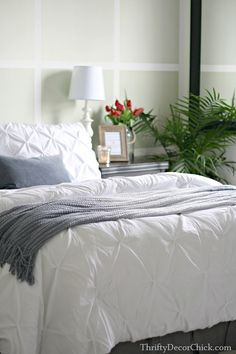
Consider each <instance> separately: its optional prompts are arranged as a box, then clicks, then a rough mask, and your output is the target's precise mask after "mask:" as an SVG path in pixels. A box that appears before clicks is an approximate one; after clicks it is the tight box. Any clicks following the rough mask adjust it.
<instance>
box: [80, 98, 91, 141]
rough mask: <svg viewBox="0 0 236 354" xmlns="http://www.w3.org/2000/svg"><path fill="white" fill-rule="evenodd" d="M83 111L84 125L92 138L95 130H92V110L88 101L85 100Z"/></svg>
mask: <svg viewBox="0 0 236 354" xmlns="http://www.w3.org/2000/svg"><path fill="white" fill-rule="evenodd" d="M82 110H83V112H84V115H83V119H82V123H83V125H84V127H85V129H86V131H87V132H88V134H89V136H90V137H92V136H93V129H92V122H93V119H92V118H91V115H90V112H91V108H90V107H89V106H88V101H87V100H85V104H84V108H83V109H82Z"/></svg>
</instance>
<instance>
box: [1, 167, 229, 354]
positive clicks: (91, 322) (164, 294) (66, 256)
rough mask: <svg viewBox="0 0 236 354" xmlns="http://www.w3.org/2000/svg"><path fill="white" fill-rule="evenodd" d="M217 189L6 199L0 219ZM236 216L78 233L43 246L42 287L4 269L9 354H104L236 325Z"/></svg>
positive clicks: (139, 181) (99, 185) (194, 182)
mask: <svg viewBox="0 0 236 354" xmlns="http://www.w3.org/2000/svg"><path fill="white" fill-rule="evenodd" d="M204 185H218V182H215V181H212V180H210V179H207V178H204V177H199V176H194V175H183V174H177V173H163V174H162V173H161V174H157V175H146V176H140V177H133V178H132V177H130V178H122V177H121V178H114V179H108V180H94V181H87V182H83V183H82V184H80V185H73V184H62V185H57V186H50V187H47V186H43V187H31V188H27V189H21V190H11V191H0V211H3V210H6V209H9V208H11V207H12V206H14V205H20V204H26V203H31V202H35V201H47V200H53V199H59V198H61V197H62V196H63V197H64V196H66V197H68V196H70V195H72V196H73V197H76V195H77V194H80V195H81V194H83V195H88V194H97V195H99V194H100V195H104V194H106V195H111V194H117V193H120V192H130V193H135V192H136V191H137V190H141V191H143V190H153V189H155V190H157V189H160V190H163V189H168V190H171V189H175V188H188V187H194V186H204ZM235 215H236V207H223V208H216V209H210V210H207V211H198V212H194V213H191V214H186V215H170V216H163V217H152V218H151V217H147V218H141V219H137V220H119V221H117V222H115V221H113V222H102V223H97V224H89V225H83V226H77V227H74V228H73V229H69V230H67V231H64V232H61V233H60V234H58V235H57V236H56V237H55V238H53V239H52V240H51V241H50V242H48V244H47V245H46V246H44V247H43V248H42V249H41V250H40V252H39V255H38V258H37V264H36V271H35V277H36V284H35V285H34V286H29V285H28V284H27V283H25V282H24V283H19V282H18V281H17V280H16V278H15V277H14V276H12V275H11V274H10V273H9V272H8V266H5V267H4V268H3V269H1V268H0V352H1V353H2V354H67V353H68V354H95V353H96V354H105V353H108V352H109V351H110V350H111V349H112V347H114V346H115V344H117V343H118V342H121V341H136V340H140V339H145V338H148V337H154V336H162V335H165V334H167V333H171V332H175V331H189V330H194V329H197V328H206V327H211V326H212V325H214V324H216V323H218V322H221V321H229V320H234V319H236V282H235V275H236V262H235V254H236V218H235Z"/></svg>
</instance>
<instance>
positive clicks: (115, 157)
mask: <svg viewBox="0 0 236 354" xmlns="http://www.w3.org/2000/svg"><path fill="white" fill-rule="evenodd" d="M99 141H100V144H101V145H105V146H109V147H110V148H111V153H110V161H128V144H127V136H126V126H125V125H124V124H119V125H108V124H107V125H105V124H104V125H100V126H99Z"/></svg>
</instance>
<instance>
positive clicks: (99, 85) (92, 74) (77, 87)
mask: <svg viewBox="0 0 236 354" xmlns="http://www.w3.org/2000/svg"><path fill="white" fill-rule="evenodd" d="M69 98H71V99H74V100H96V101H103V100H104V99H105V93H104V82H103V73H102V68H101V67H98V66H75V67H74V69H73V73H72V77H71V84H70V93H69Z"/></svg>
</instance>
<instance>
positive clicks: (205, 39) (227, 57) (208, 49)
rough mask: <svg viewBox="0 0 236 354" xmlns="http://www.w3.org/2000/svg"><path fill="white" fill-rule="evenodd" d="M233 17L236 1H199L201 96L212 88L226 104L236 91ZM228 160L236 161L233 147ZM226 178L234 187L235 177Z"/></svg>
mask: <svg viewBox="0 0 236 354" xmlns="http://www.w3.org/2000/svg"><path fill="white" fill-rule="evenodd" d="M235 14H236V1H235V0H202V55H201V57H202V58H201V62H202V67H201V94H204V92H205V90H206V89H208V90H211V89H212V88H215V89H216V90H217V91H218V92H219V93H220V94H221V96H222V97H223V98H225V99H227V100H228V101H230V100H231V98H232V96H233V93H234V92H235V90H236V39H235V38H236V21H235ZM227 156H228V157H229V158H230V160H234V161H236V146H232V147H231V148H230V149H228V151H227ZM225 176H226V177H227V178H228V180H229V182H230V183H233V184H236V176H233V175H232V174H231V173H229V172H225Z"/></svg>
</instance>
